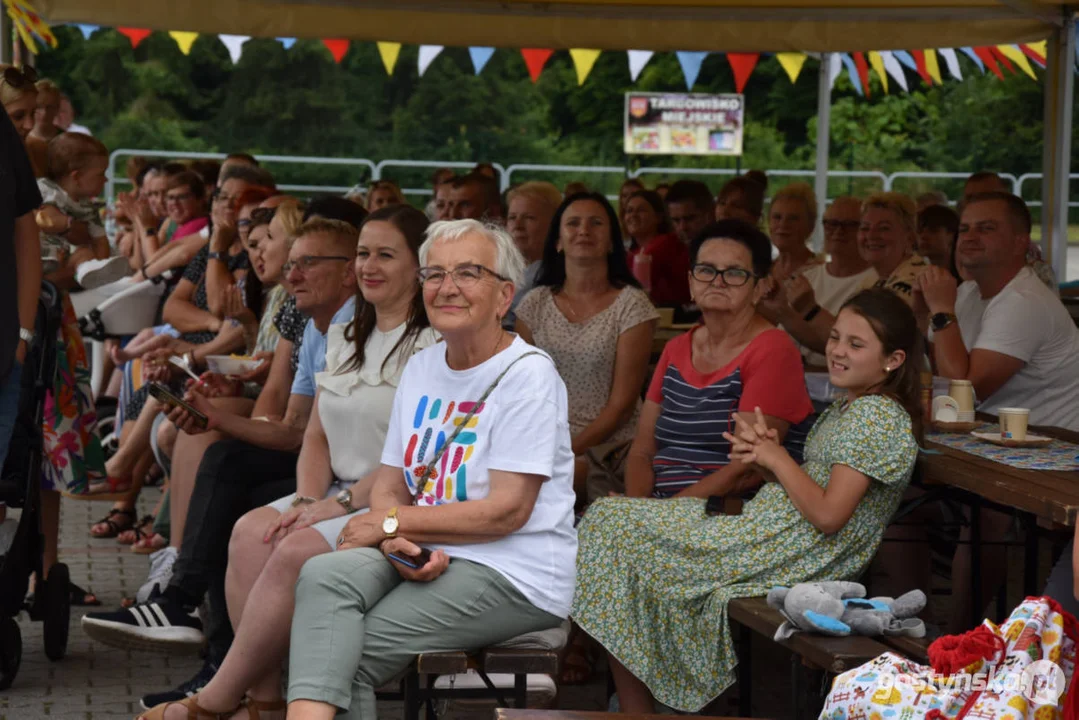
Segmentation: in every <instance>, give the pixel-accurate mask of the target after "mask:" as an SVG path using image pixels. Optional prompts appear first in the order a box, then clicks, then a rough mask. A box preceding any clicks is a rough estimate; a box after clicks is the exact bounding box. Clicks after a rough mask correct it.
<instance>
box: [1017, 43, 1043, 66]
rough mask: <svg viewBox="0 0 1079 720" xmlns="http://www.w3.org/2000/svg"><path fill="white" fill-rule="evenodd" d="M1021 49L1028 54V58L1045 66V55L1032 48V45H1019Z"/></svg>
mask: <svg viewBox="0 0 1079 720" xmlns="http://www.w3.org/2000/svg"><path fill="white" fill-rule="evenodd" d="M1019 49H1020V50H1022V51H1023V54H1024V55H1026V56H1027V57H1028V58H1030V59H1031V60H1033V61H1034V62H1036V63H1038V64H1039V65H1041V66H1042V67H1045V56H1044V55H1042V54H1041V53H1039V52H1038V51H1037V50H1035V49H1034V48H1032V47H1031V46H1030V45H1027V44H1026V43H1023V44H1022V45H1020V46H1019Z"/></svg>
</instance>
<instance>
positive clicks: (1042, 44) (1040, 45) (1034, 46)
mask: <svg viewBox="0 0 1079 720" xmlns="http://www.w3.org/2000/svg"><path fill="white" fill-rule="evenodd" d="M1048 44H1049V41H1048V40H1039V41H1038V42H1036V43H1027V47H1028V48H1030V49H1031V50H1033V51H1034V52H1036V53H1038V54H1039V55H1041V56H1042V57H1043V58H1044V57H1045V48H1046V46H1047V45H1048Z"/></svg>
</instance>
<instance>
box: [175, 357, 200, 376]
mask: <svg viewBox="0 0 1079 720" xmlns="http://www.w3.org/2000/svg"><path fill="white" fill-rule="evenodd" d="M169 362H170V363H172V364H173V365H175V366H176V367H178V368H180V369H181V370H183V371H184V372H185V373H187V374H188V375H190V376H191V377H192V378H194V380H195V382H199V381H200V380H201V379H202V378H200V377H199V376H198V375H196V374H195V373H193V372H191V368H190V367H188V365H187V363H186V362H184V359H183V358H182V357H180V356H179V355H173V356H172V357H170V358H169Z"/></svg>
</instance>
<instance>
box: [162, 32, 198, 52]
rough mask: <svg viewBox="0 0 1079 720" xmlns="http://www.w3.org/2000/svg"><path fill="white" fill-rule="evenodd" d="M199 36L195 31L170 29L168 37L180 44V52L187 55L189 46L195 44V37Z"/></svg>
mask: <svg viewBox="0 0 1079 720" xmlns="http://www.w3.org/2000/svg"><path fill="white" fill-rule="evenodd" d="M198 36H199V34H198V33H195V32H186V31H183V30H170V31H169V37H170V38H172V39H173V40H175V41H176V44H177V45H179V46H180V52H182V53H183V54H184V55H187V54H189V53H190V52H191V46H192V45H194V44H195V38H197V37H198Z"/></svg>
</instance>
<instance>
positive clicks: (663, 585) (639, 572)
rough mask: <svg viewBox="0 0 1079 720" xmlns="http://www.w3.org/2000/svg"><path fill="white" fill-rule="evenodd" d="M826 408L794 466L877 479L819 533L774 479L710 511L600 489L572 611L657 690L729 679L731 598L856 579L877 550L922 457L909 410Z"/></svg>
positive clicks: (673, 701)
mask: <svg viewBox="0 0 1079 720" xmlns="http://www.w3.org/2000/svg"><path fill="white" fill-rule="evenodd" d="M844 402H845V401H838V402H837V403H835V404H834V405H832V406H831V407H829V408H828V409H827V410H826V411H825V412H824V414H822V415H821V417H820V419H819V420H818V421H817V423H816V424H815V425H814V426H813V429H812V430H811V431H810V433H809V437H808V438H807V440H806V445H805V463H804V465H803V469H804V470H805V471H806V473H808V474H809V476H810V477H811V478H813V480H814V481H815V482H816V483H817V484H818V485H820V486H822V487H826V486H827V484H828V479H829V477H830V474H831V469H832V466H833V465H836V464H840V465H847V466H849V467H851V468H854V469H855V470H858V471H859V472H861V473H864V474H865V475H867V476H868V477H870V478H872V482H870V484H869V489H868V490H867V491H866V494H865V496H864V497H863V498H862V501H861V503H859V505H858V507H857V508H856V509H855V511H854V514H853V516H851V518H850V520H849V521H848V522H847V524H846V525H845V526H844V527H843V529H842V530H840V531H839V532H837V533H834V534H832V535H825V534H824V533H822V532H821V531H819V530H817V528H816V527H814V526H813V525H812V524H811V523H810V522H809V521H808V520H806V519H805V518H804V517H803V516H802V514H801V513H800V512H798V510H797V509H796V508H795V506H794V504H793V503H792V502H791V501H790V499H789V498H788V497H787V493H786V492H785V491H784V490H783V486H782V485H780V484H779V483H767V484H766V485H765V486H764V487H762V488H761V490H760V492H758V493H757V495H756V497H754V498H753V499H752V500H750V501H749V502H747V503H746V505H745V507H744V509H743V512H742V514H741V515H732V516H726V515H721V516H717V517H711V516H708V515H706V514H705V512H704V506H705V501H704V500H703V499H697V498H675V499H671V500H656V499H651V498H647V499H645V498H604V499H601V500H598V501H596V503H594V504H593V505H592V507H591V508H590V509H589V511H588V512H587V513H586V514H585V516H584V520H583V521H582V522H581V525H580V528H579V529H578V538H579V542H580V549H579V552H578V555H577V594H576V597H575V598H574V601H573V610H572V613H571V614H572V616H573V618H574V620H576V621H577V623H578V624H579V625H580V626H581V627H582V628H583V629H584V630H585V632H587V633H588V634H589V635H591V636H592V637H594V638H596V639H597V640H598V641H599V642H600V643H601V644H602V645H603V646H604V647H605V648H606V649H607V651H608V652H610V653H611V654H612V655H614V656H615V657H616V658H618V660H619V661H620V662H621V663H622V664H623V665H625V666H626V667H627V668H628V669H629V670H630V671H631V672H632V673H633V674H634V675H635V676H636V677H638V678H640V679H641V680H642V681H644V682H645V684H646V685H648V687H649V689H650V690H651V691H652V694H653V695H654V696H655V698H656V699H657V700H659V701H660V702H662V703H664V704H665V705H668V706H670V707H672V708H675V709H677V710H682V711H685V712H696V711H698V710H700V708H702V707H704V706H705V705H707V704H708V703H709V702H711V701H712V700H713V699H715V698H716V697H717V696H718V695H719V694H720V693H722V692H723V691H724V690H726V689H727V687H729V686H730V685H731V683H733V682H734V668H735V666H736V664H737V658H736V657H735V654H734V647H733V644H732V642H731V633H730V629H729V626H728V622H727V603H728V601H730V600H733V599H735V598H740V597H755V596H759V595H764V594H766V593H767V592H768V591H769V590H770V589H771V588H773V587H775V586H776V585H787V586H789V585H794V584H795V583H800V582H811V581H815V580H840V579H853V578H855V577H856V576H857V575H858V573H860V572H861V571H862V570H863V569H864V568H865V567H866V566H867V565H868V564H869V562H870V560H872V558H873V555H874V554H875V553H876V551H877V547H878V545H879V544H880V539H881V536H882V535H883V533H884V529H885V527H886V526H887V525H888V521H889V519H890V518H891V516H892V514H893V513H894V512H895V509H896V507H897V506H898V504H899V501H900V499H901V498H902V496H903V491H904V489H905V488H906V486H907V484H908V482H909V481H910V476H911V472H912V470H913V468H914V460H915V457H916V455H917V444H916V442H915V440H914V436H913V435H912V433H911V422H910V417H909V416H908V415H907V413H906V411H905V410H904V409H903V408H902V407H901V406H900V405H899V404H898V403H897V402H895V401H894V400H891V399H888V398H885V397H882V396H879V395H871V396H866V397H862V398H859V399H857V400H855V401H854V402H853V403H851V404H850V405H849V406H848V407H846V408H845V409H844V407H843V404H844Z"/></svg>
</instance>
